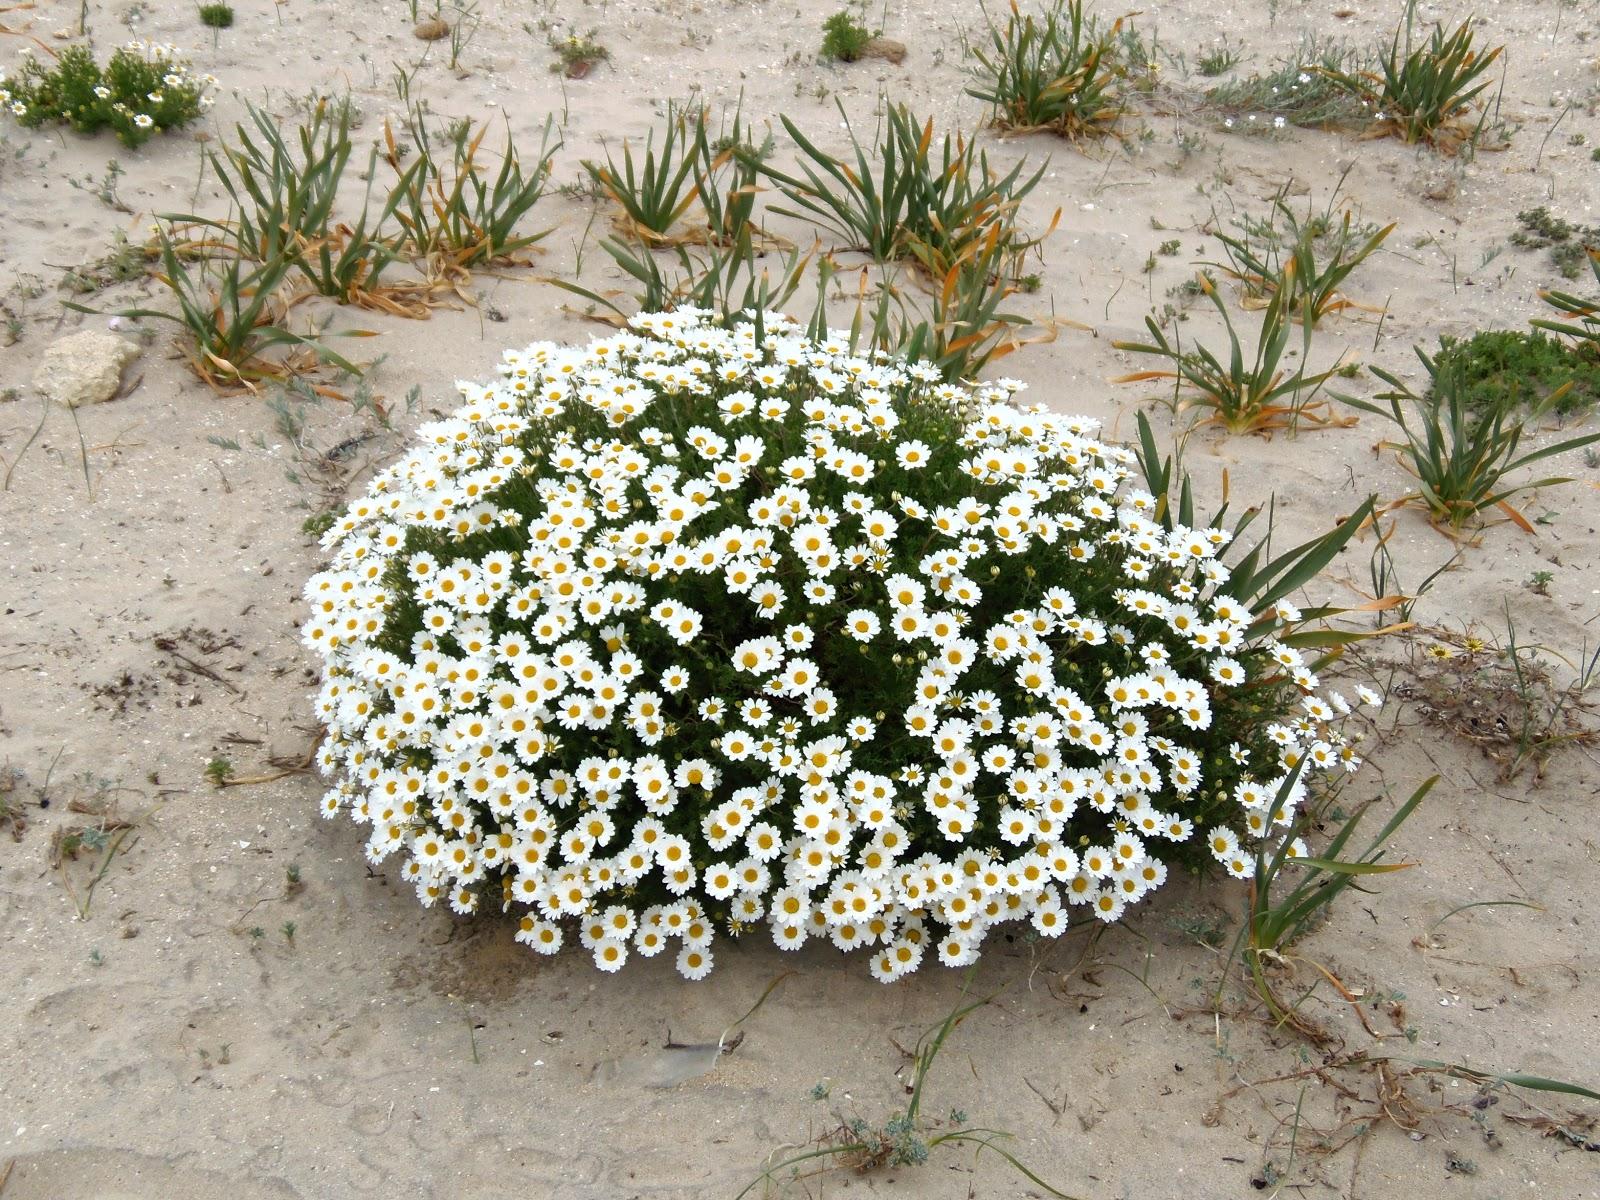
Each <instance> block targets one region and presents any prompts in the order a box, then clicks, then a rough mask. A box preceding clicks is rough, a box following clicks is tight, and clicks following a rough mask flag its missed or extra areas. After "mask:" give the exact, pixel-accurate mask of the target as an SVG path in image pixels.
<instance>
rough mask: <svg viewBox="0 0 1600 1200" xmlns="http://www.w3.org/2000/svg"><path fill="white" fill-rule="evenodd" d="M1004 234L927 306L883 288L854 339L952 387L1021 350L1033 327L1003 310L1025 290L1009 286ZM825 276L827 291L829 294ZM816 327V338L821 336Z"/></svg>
mask: <svg viewBox="0 0 1600 1200" xmlns="http://www.w3.org/2000/svg"><path fill="white" fill-rule="evenodd" d="M1000 233H1001V231H1000V229H999V228H998V227H996V228H994V229H992V230H991V231H990V234H989V236H988V237H987V238H986V239H984V240H983V241H981V242H978V243H975V244H973V245H970V246H968V247H966V248H965V249H964V250H963V251H962V253H961V255H960V257H959V258H957V259H956V261H954V262H952V263H951V264H950V266H949V268H948V269H947V270H946V271H945V273H944V276H943V278H941V279H937V280H935V283H936V285H937V286H936V288H935V290H934V292H933V295H932V296H931V297H930V298H929V299H928V300H927V301H926V302H922V301H919V300H918V299H916V298H915V295H914V294H913V293H912V291H911V290H910V289H907V288H904V287H899V286H895V285H894V284H893V283H891V282H888V281H885V282H883V283H882V284H881V285H880V287H879V291H878V297H877V301H876V303H875V304H873V305H872V306H871V309H870V323H866V322H864V321H863V315H864V313H865V312H866V310H865V309H864V308H863V307H862V306H859V305H858V307H857V311H856V320H855V323H854V326H853V329H852V333H853V335H854V336H855V338H856V339H857V340H860V341H864V342H865V343H866V344H868V345H870V346H872V347H873V348H874V349H878V350H883V351H885V352H887V353H889V354H893V355H894V356H896V357H897V358H902V359H906V360H907V361H911V362H926V363H929V364H930V365H932V366H933V367H935V368H937V369H938V371H939V374H940V375H941V376H943V377H944V378H945V379H946V380H947V381H949V382H951V383H956V382H961V381H964V380H972V379H976V378H977V375H978V373H979V372H980V371H981V370H983V368H984V367H985V366H986V365H988V364H989V363H990V362H991V361H993V360H995V359H997V358H1000V357H1003V356H1004V355H1006V354H1009V353H1011V352H1012V351H1013V350H1015V349H1016V348H1017V347H1018V346H1019V345H1021V344H1022V342H1021V339H1020V338H1019V336H1018V331H1019V330H1020V329H1021V328H1022V327H1024V326H1026V325H1028V324H1029V322H1028V319H1027V318H1026V317H1024V316H1021V315H1020V314H1017V313H1013V312H1008V311H1006V310H1005V309H1004V308H1003V307H1002V306H1003V305H1004V303H1005V301H1006V299H1007V298H1008V297H1010V296H1011V295H1013V294H1014V293H1015V292H1016V291H1018V290H1019V289H1020V285H1019V284H1016V283H1013V282H1011V281H1010V279H1009V278H1008V272H1009V269H1010V266H1011V263H1012V254H1011V251H1010V250H1009V249H1008V248H1007V247H1006V246H1005V245H1004V244H1003V242H1002V240H1001V237H1000ZM826 280H827V275H826V274H825V275H824V283H823V289H822V290H823V291H824V292H825V291H826V287H827V283H826ZM819 328H820V326H819V324H818V323H817V322H813V330H812V332H813V334H814V335H819V336H820V334H819Z"/></svg>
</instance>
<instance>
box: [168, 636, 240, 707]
mask: <svg viewBox="0 0 1600 1200" xmlns="http://www.w3.org/2000/svg"><path fill="white" fill-rule="evenodd" d="M152 640H153V641H154V643H155V647H156V649H157V650H160V651H161V652H162V653H163V654H169V655H171V656H172V657H173V658H175V659H177V660H178V661H179V662H181V663H182V664H183V665H184V666H186V667H188V668H189V669H190V670H191V671H194V672H195V673H196V674H199V675H204V676H205V677H206V678H207V679H210V680H212V681H214V682H216V683H220V684H221V685H222V686H223V687H225V688H227V689H228V690H229V691H230V692H232V693H233V694H234V695H235V696H242V695H244V693H243V692H242V691H240V690H239V689H238V688H237V687H235V686H234V685H233V684H231V683H229V682H228V681H227V680H226V679H224V678H223V677H222V676H221V675H218V674H217V673H216V672H215V671H213V670H212V669H211V668H210V667H208V666H206V665H205V664H204V663H200V662H196V661H195V660H194V659H192V658H190V657H189V656H188V655H187V654H185V653H183V651H181V650H179V649H178V644H177V642H175V641H173V640H172V639H171V638H168V637H158V638H154V639H152Z"/></svg>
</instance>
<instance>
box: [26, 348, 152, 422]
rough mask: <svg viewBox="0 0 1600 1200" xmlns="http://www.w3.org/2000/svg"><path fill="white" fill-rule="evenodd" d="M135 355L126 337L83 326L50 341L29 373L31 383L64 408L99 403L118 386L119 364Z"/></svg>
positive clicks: (111, 397) (119, 376)
mask: <svg viewBox="0 0 1600 1200" xmlns="http://www.w3.org/2000/svg"><path fill="white" fill-rule="evenodd" d="M138 357H139V347H138V346H136V345H135V344H134V343H132V342H130V341H128V340H127V339H126V338H119V337H116V336H115V335H113V334H109V333H101V332H99V331H98V330H94V329H86V330H84V331H83V332H81V333H73V334H69V335H67V336H66V337H64V338H58V339H57V340H55V341H54V342H52V343H50V345H49V347H48V348H47V349H46V350H45V352H44V357H43V358H42V359H40V360H39V366H38V369H37V370H35V371H34V373H33V386H34V387H35V388H37V389H38V391H39V392H40V394H41V395H43V396H44V397H45V398H46V399H49V400H59V401H60V402H61V403H62V404H65V405H66V406H67V407H68V408H77V407H78V406H79V405H83V404H103V403H104V402H105V401H107V400H111V399H113V398H115V396H116V394H117V393H118V392H119V391H120V390H121V389H122V368H123V367H125V366H127V365H128V364H129V363H131V362H132V361H133V360H134V359H136V358H138Z"/></svg>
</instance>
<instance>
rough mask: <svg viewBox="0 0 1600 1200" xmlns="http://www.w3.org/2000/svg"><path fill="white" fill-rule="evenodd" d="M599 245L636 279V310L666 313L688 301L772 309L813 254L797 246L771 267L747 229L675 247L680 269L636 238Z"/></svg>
mask: <svg viewBox="0 0 1600 1200" xmlns="http://www.w3.org/2000/svg"><path fill="white" fill-rule="evenodd" d="M600 248H601V249H602V250H604V251H605V252H606V253H607V254H609V255H610V256H611V258H612V259H613V260H614V261H615V262H616V264H617V266H619V267H621V268H622V270H623V271H624V272H626V273H627V274H628V275H629V276H631V277H632V278H633V279H635V280H637V281H638V284H639V287H638V290H637V291H636V292H635V293H634V294H633V297H632V298H633V300H634V302H635V304H636V305H637V310H638V311H644V312H656V311H667V310H670V309H674V308H677V307H679V306H680V305H685V304H687V305H693V306H694V307H696V308H707V309H710V310H712V311H714V312H719V313H727V314H730V315H732V314H736V313H743V312H755V313H765V312H770V311H773V310H775V309H777V308H779V307H780V306H781V305H783V304H785V303H787V302H788V301H789V300H790V299H791V298H792V297H793V296H794V294H795V292H796V291H798V290H799V288H800V285H801V284H802V283H803V282H804V281H805V277H806V271H807V268H808V267H809V266H810V262H811V256H810V255H805V256H802V255H801V254H800V252H799V251H798V250H792V251H790V252H789V253H788V254H787V255H785V256H784V257H783V258H782V259H781V260H780V262H779V263H778V264H777V265H776V267H773V266H770V265H768V264H767V263H765V262H764V261H763V256H762V255H761V253H760V252H759V251H758V250H757V249H756V247H755V244H754V241H753V235H752V231H751V230H750V229H748V228H747V229H745V230H744V231H743V232H742V233H740V235H739V236H738V237H736V238H735V239H733V240H732V241H731V242H730V243H728V244H726V245H719V244H715V243H713V244H710V245H708V246H705V247H703V248H692V247H690V246H688V245H685V244H682V243H679V244H676V245H674V246H673V247H672V248H671V249H672V253H673V254H674V255H675V256H676V259H677V269H676V270H673V269H670V268H663V266H662V263H661V260H660V259H659V258H657V257H656V256H655V255H654V254H652V253H651V251H650V248H649V247H648V246H647V245H645V244H643V243H641V242H638V241H633V240H622V239H618V238H601V239H600ZM551 282H552V283H554V284H555V286H556V287H559V288H561V289H562V290H563V291H568V292H572V293H574V294H575V295H578V296H582V297H583V298H584V299H586V300H588V301H589V302H590V303H591V304H593V305H596V306H598V307H600V308H605V309H607V310H609V311H610V312H612V313H613V314H615V317H616V318H617V319H619V320H620V319H626V318H627V317H629V316H630V315H632V314H630V313H629V312H628V311H627V310H626V309H624V308H623V307H622V306H621V305H619V304H618V303H617V302H616V300H615V299H614V298H613V296H609V295H602V294H601V293H599V292H595V291H592V290H590V289H589V288H586V287H583V286H582V285H581V284H577V283H573V282H571V281H569V280H565V279H554V280H552V281H551ZM608 319H610V318H608Z"/></svg>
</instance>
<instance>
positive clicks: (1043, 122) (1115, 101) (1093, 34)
mask: <svg viewBox="0 0 1600 1200" xmlns="http://www.w3.org/2000/svg"><path fill="white" fill-rule="evenodd" d="M987 19H988V30H987V33H988V36H987V39H986V44H984V45H978V46H971V47H969V51H968V52H969V54H970V55H971V57H972V59H973V61H974V66H973V67H972V76H973V85H972V86H971V87H969V88H968V89H967V94H968V95H969V96H973V97H975V98H977V99H979V100H982V101H983V102H984V103H986V104H988V105H989V106H990V108H991V110H992V113H993V119H994V123H995V124H996V125H998V126H1000V127H1001V128H1003V129H1016V130H1030V129H1046V130H1050V131H1052V132H1054V133H1058V134H1061V135H1063V136H1066V137H1073V138H1077V137H1086V136H1092V135H1095V134H1100V133H1105V132H1108V131H1110V130H1111V129H1112V127H1113V126H1114V125H1115V123H1116V121H1117V118H1118V117H1120V116H1121V115H1122V112H1123V107H1124V105H1123V101H1122V98H1121V96H1120V94H1119V93H1120V85H1121V78H1122V71H1123V68H1122V67H1121V66H1120V65H1119V61H1118V56H1117V50H1116V46H1117V41H1116V39H1117V35H1118V34H1119V33H1120V32H1121V30H1122V21H1121V20H1120V19H1118V20H1117V21H1115V22H1113V23H1112V25H1111V26H1110V27H1109V28H1101V27H1100V26H1099V24H1098V23H1097V22H1096V21H1095V20H1094V19H1093V18H1092V17H1090V16H1088V15H1087V14H1086V13H1085V11H1084V0H1050V6H1049V7H1048V8H1047V9H1046V10H1045V11H1044V13H1043V15H1042V16H1041V17H1037V18H1036V17H1034V16H1033V15H1032V14H1030V15H1028V16H1026V17H1024V16H1023V15H1022V12H1021V9H1019V8H1018V7H1017V2H1016V0H1011V14H1010V16H1008V17H1007V18H1006V22H1005V24H1004V25H997V24H995V22H994V20H993V19H992V18H987Z"/></svg>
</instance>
